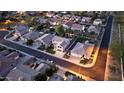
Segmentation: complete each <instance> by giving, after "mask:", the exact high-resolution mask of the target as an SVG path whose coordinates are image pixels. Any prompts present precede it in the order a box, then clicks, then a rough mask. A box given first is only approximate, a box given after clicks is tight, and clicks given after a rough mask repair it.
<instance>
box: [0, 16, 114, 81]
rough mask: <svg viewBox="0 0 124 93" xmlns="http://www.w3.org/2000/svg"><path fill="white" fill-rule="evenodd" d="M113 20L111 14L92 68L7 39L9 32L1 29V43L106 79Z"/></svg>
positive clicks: (100, 78) (81, 72)
mask: <svg viewBox="0 0 124 93" xmlns="http://www.w3.org/2000/svg"><path fill="white" fill-rule="evenodd" d="M112 20H113V16H111V15H110V16H109V18H108V22H107V25H106V27H105V33H104V35H103V40H102V42H101V45H100V51H99V53H98V57H97V62H96V64H95V66H94V67H92V68H84V67H81V66H78V65H75V64H73V63H70V62H68V61H65V60H63V59H60V58H57V57H53V56H50V55H48V54H45V53H41V52H39V51H36V50H33V49H30V48H27V47H24V46H21V45H18V44H15V43H12V42H9V41H6V40H4V39H3V37H4V36H5V35H6V34H7V32H2V31H0V43H1V44H4V45H6V46H9V47H11V48H14V49H17V50H20V51H23V52H26V53H28V54H30V55H32V56H36V57H38V58H42V59H50V60H53V61H54V62H55V64H57V65H59V66H62V67H65V68H67V69H70V70H72V71H74V72H77V73H80V74H83V75H85V76H88V77H91V78H93V79H95V80H98V81H103V80H104V73H105V67H106V58H107V51H108V45H109V40H110V33H111V27H112Z"/></svg>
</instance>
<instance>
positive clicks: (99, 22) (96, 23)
mask: <svg viewBox="0 0 124 93" xmlns="http://www.w3.org/2000/svg"><path fill="white" fill-rule="evenodd" d="M101 24H102V20H101V19H95V20H94V21H93V25H96V26H98V25H101Z"/></svg>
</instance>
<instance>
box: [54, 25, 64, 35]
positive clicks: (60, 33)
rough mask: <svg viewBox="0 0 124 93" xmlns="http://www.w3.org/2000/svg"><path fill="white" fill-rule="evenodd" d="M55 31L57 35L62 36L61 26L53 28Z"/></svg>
mask: <svg viewBox="0 0 124 93" xmlns="http://www.w3.org/2000/svg"><path fill="white" fill-rule="evenodd" d="M55 31H56V33H57V34H58V35H60V36H62V35H63V34H64V29H63V27H62V26H61V25H58V26H56V27H55Z"/></svg>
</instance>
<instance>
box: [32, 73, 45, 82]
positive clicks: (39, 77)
mask: <svg viewBox="0 0 124 93" xmlns="http://www.w3.org/2000/svg"><path fill="white" fill-rule="evenodd" d="M34 80H35V81H46V80H47V76H46V74H38V75H37V76H35V78H34Z"/></svg>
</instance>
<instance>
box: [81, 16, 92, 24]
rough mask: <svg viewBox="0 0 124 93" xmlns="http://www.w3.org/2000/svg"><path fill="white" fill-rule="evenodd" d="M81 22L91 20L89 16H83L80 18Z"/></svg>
mask: <svg viewBox="0 0 124 93" xmlns="http://www.w3.org/2000/svg"><path fill="white" fill-rule="evenodd" d="M81 22H82V23H90V22H91V17H83V18H82V19H81Z"/></svg>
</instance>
